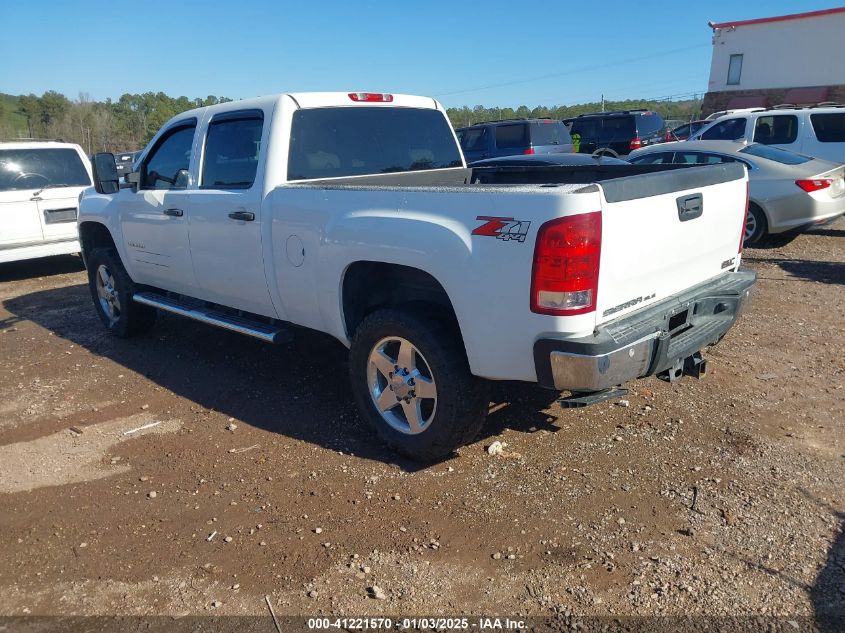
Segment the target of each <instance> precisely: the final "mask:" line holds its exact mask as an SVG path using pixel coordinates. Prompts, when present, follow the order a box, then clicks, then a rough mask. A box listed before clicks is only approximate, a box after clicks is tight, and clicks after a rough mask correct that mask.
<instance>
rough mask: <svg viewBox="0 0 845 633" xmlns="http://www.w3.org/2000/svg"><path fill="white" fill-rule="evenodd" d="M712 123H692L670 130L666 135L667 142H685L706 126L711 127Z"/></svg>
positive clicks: (702, 121)
mask: <svg viewBox="0 0 845 633" xmlns="http://www.w3.org/2000/svg"><path fill="white" fill-rule="evenodd" d="M709 124H710V121H704V120H701V121H690V122H689V123H684V124H683V125H679V126H678V127H676V128H674V129H672V130H670V131H669V132H667V133H666V142H667V143H668V142H672V141H685V140H687V139H688V138H689V137H690V136H692V135H693V134H695V133H696V132H698V131H699V130H700V129H701V128H703V127H704V126H705V125H709Z"/></svg>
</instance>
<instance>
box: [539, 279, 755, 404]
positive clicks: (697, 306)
mask: <svg viewBox="0 0 845 633" xmlns="http://www.w3.org/2000/svg"><path fill="white" fill-rule="evenodd" d="M756 278H757V275H756V274H755V273H754V272H753V271H750V270H746V269H742V270H739V271H737V272H732V273H726V274H724V275H722V276H721V277H719V278H717V279H714V280H712V281H709V282H706V283H704V284H701V285H699V286H696V287H695V288H692V289H690V290H687V291H685V292H683V293H680V294H677V295H674V296H672V297H670V298H668V299H665V300H664V301H661V302H659V303H657V304H655V305H652V306H649V307H647V308H644V309H642V310H639V311H637V312H635V313H633V314H631V315H628V316H626V317H624V318H621V319H618V320H616V321H611V322H610V323H605V324H603V325H601V326H599V327H598V328H597V329H596V331H595V332H594V333H593V335H592V336H590V337H588V338H581V339H577V340H572V339H570V340H559V339H552V338H543V339H539V340H538V341H537V342H536V343H535V344H534V365H535V368H536V370H537V382H539V383H540V385H542V386H543V387H548V388H550V389H556V390H564V389H565V390H569V391H578V392H584V391H599V390H601V389H607V388H609V387H613V386H616V385H620V384H622V383H624V382H626V381H628V380H633V379H635V378H640V377H643V376H651V375H653V374H656V373H660V372H663V371H666V370H667V369H669V368H672V367H675V366H677V365H678V363H683V361H684V359H686V358H688V357H690V356H692V355H693V354H695V353H696V352H698V351H700V350H701V349H702V348H704V347H706V346H708V345H713V344H715V343H717V342H718V341H719V340H720V339H721V338H722V337H723V336H724V335H725V333H726V332H727V331H728V330H729V329H730V328H731V326H732V325H733V324H734V322H735V321H736V319H737V318H738V317H739V315H740V314H741V312H742V309H743V306H744V304H745V301H746V300H747V299H748V297H749V296H750V293H751V286H752V285H753V284H754V281H755V279H756Z"/></svg>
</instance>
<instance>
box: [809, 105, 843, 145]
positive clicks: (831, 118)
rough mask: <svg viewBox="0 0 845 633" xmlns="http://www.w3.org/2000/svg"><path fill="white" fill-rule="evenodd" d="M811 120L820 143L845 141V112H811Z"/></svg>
mask: <svg viewBox="0 0 845 633" xmlns="http://www.w3.org/2000/svg"><path fill="white" fill-rule="evenodd" d="M810 122H811V123H812V124H813V131H814V132H815V133H816V138H817V139H819V143H845V112H830V113H823V114H811V115H810Z"/></svg>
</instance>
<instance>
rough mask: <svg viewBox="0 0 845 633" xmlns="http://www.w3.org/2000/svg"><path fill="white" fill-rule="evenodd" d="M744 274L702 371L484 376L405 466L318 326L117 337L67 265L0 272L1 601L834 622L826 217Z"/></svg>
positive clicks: (840, 410) (836, 279)
mask: <svg viewBox="0 0 845 633" xmlns="http://www.w3.org/2000/svg"><path fill="white" fill-rule="evenodd" d="M745 262H746V265H748V266H750V267H751V268H753V269H754V270H756V271H757V273H758V275H759V281H758V284H757V286H756V291H755V295H754V297H753V300H752V303H751V305H750V308H749V310H748V311H747V312H746V313H745V314H744V315H743V317H742V318H741V320H740V322H739V324H738V325H737V326H736V327H735V328H734V329H733V330H732V331H731V332H730V333H729V335H728V336H727V337H726V338H725V340H724V341H723V342H722V343H721V344H720V345H719V346H718V347H716V348H714V349H712V350H710V352H709V353H708V354H707V357H708V358H709V367H708V375H707V376H706V378H705V379H703V380H700V381H697V380H694V379H691V378H686V379H684V380H682V381H680V382H679V383H675V384H672V385H670V384H667V383H664V382H661V381H659V380H657V379H653V378H652V379H647V380H642V381H639V382H637V383H635V384H633V385H631V387H632V391H631V393H630V395H629V397H628V398H627V402H628V405H629V406H623V405H624V403H603V404H600V405H597V406H594V407H590V408H587V409H582V410H563V409H561V408H560V407H559V406H558V405H557V404H556V403H555V397H556V394H553V393H551V392H546V391H543V390H540V389H538V388H536V387H532V386H526V385H520V384H502V385H497V386H496V389H495V402H494V404H493V405H491V406H492V414H491V416H490V420H489V424H488V425H487V427H486V429H485V431H484V432H483V434H482V436H480V437H479V438H478V439H477V440H476V441H475V442H474V443H473V444H472V445H470V446H467V447H465V448H463V449H462V450H460V451H459V453H458V455H456V456H455V457H454V458H452V459H450V460H448V461H445V462H443V463H440V464H436V465H433V466H428V467H425V468H420V467H418V466H416V465H414V464H412V463H408V462H405V461H401V460H400V461H397V458H395V457H394V456H393V455H392V454H391V453H390V452H388V451H386V450H385V449H384V448H383V447H382V446H381V445H380V444H379V443H378V441H377V440H376V439H375V438H374V437H373V436H372V434H371V433H370V431H369V430H368V429H367V428H365V427H364V426H363V424H362V422H361V421H360V420H359V418H358V416H357V414H356V412H355V408H354V405H353V403H352V398H351V397H350V393H349V388H348V383H347V379H346V368H345V350H344V348H343V347H342V346H341V345H339V344H337V343H336V342H333V341H332V340H329V339H327V338H325V337H323V336H320V335H317V334H311V333H299V334H298V335H297V337H296V340H295V341H294V342H293V343H290V344H288V345H285V346H280V347H270V346H266V345H264V344H262V343H260V342H256V341H253V340H251V339H248V338H245V337H241V336H238V335H236V334H233V333H228V332H224V331H220V330H216V329H213V328H210V327H208V326H204V325H201V324H198V323H194V322H189V321H186V320H180V319H177V318H175V317H164V318H162V319H161V321H160V322H159V324H158V326H157V328H156V329H155V330H154V331H153V333H152V335H150V336H147V337H144V338H139V339H134V340H128V341H123V340H117V339H114V338H112V337H111V336H109V335H108V334H106V333H105V331H104V328H103V327H102V326H101V324H100V322H99V321H98V320H97V317H96V315H95V313H94V310H93V307H92V305H91V299H90V296H89V294H88V289H87V286H86V284H85V274H84V271H83V270H82V268H81V265H80V263H79V260H78V259H76V258H73V257H68V258H53V259H50V260H39V261H35V262H27V263H22V264H5V265H0V350H2V354H0V543H2V546H0V615H24V614H33V615H36V614H67V615H70V614H78V615H83V614H84V615H93V614H125V615H136V614H138V615H150V614H166V615H184V614H209V613H214V614H260V615H266V613H267V605H266V604H265V601H264V596H265V595H268V596H270V598H271V601H272V604H273V606H274V609H275V611H276V613H277V614H279V615H285V614H310V615H316V614H335V615H364V614H374V615H375V614H394V615H396V614H406V615H407V614H417V615H418V614H432V615H434V614H452V615H454V614H480V613H484V614H514V613H518V614H523V615H549V614H587V615H589V614H649V615H651V614H682V613H686V614H690V613H692V614H707V615H718V614H732V615H736V614H763V615H766V614H779V615H789V616H795V617H800V616H808V617H811V618H812V617H818V616H819V615H820V614H822V613H826V612H831V611H839V612H843V611H845V533H843V522H845V498H843V491H845V315H843V310H845V220H841V221H839V222H838V223H837V224H834V225H831V226H829V227H826V228H824V229H821V230H818V231H816V232H814V233H809V234H805V235H801V236H799V237H798V238H796V239H795V240H794V241H792V242H790V243H786V244H783V243H781V244H780V245H775V246H770V247H769V248H761V249H749V250H747V251H746V253H745ZM152 423H159V424H157V425H155V426H149V427H148V428H141V429H140V430H135V429H138V428H139V427H144V426H145V425H150V424H152ZM227 427H228V428H227ZM130 431H132V432H130ZM494 440H500V441H502V442H504V443H506V445H507V446H506V447H505V451H504V453H503V454H502V455H497V456H491V455H489V454H488V453H487V451H486V450H485V448H486V447H487V446H488V445H489V444H490V443H491V442H492V441H494ZM374 586H376V587H378V588H379V592H375V590H373V589H372V587H374ZM374 593H379V598H375V597H374Z"/></svg>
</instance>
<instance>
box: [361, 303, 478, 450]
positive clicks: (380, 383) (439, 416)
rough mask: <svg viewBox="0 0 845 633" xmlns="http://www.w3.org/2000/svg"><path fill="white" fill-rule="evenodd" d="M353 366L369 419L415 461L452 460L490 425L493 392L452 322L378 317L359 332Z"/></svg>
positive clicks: (383, 313)
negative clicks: (487, 422) (474, 372)
mask: <svg viewBox="0 0 845 633" xmlns="http://www.w3.org/2000/svg"><path fill="white" fill-rule="evenodd" d="M349 365H350V366H349V372H350V378H351V381H352V391H353V393H354V396H355V399H356V401H357V404H358V408H359V410H360V411H361V414H362V415H363V417H364V418H365V419H366V420H367V422H369V424H370V425H371V426H372V427H373V428H374V429H375V431H376V432H377V433H378V434H379V436H380V437H381V438H382V439H384V440H385V441H386V442H387V443H388V444H389V445H390V446H391V447H393V448H394V449H396V450H397V451H398V452H400V453H402V454H403V455H405V456H406V457H409V458H411V459H413V460H416V461H434V460H438V459H442V458H444V457H446V456H448V455H450V454H451V453H452V452H454V450H455V449H456V448H458V447H460V446H462V445H464V444H466V443H468V442H470V441H471V440H472V439H473V438H474V437H475V436H476V435H477V434H478V432H479V431H480V430H481V427H482V426H483V425H484V421H485V419H486V418H487V410H488V405H489V399H488V394H489V386H488V384H487V383H486V382H485V381H483V380H481V379H480V378H477V377H475V376H473V375H472V373H471V372H470V370H469V364H468V363H467V359H466V355H465V353H464V350H463V345H462V343H461V339H460V336H459V335H458V334H457V332H455V331H454V328H453V327H450V325H449V324H448V323H447V322H445V321H441V320H439V319H436V318H422V317H419V316H416V315H415V314H413V313H411V312H405V311H401V310H396V309H384V310H379V311H377V312H375V313H373V314H371V315H369V316H368V317H367V318H366V319H364V321H363V322H362V323H361V325H360V326H359V327H358V329H357V331H356V332H355V337H354V339H353V341H352V349H351V350H350V364H349Z"/></svg>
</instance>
